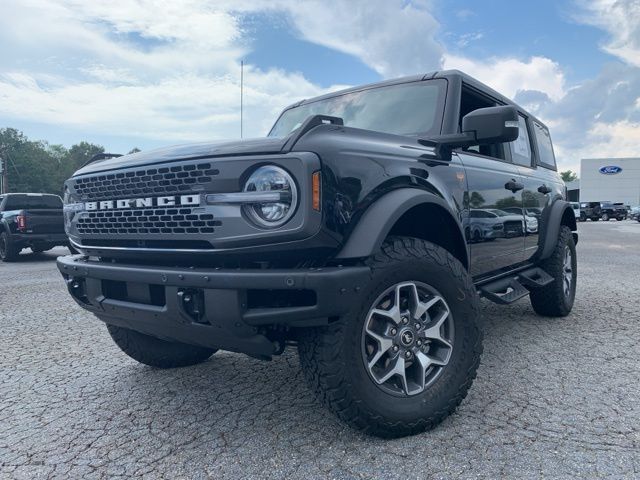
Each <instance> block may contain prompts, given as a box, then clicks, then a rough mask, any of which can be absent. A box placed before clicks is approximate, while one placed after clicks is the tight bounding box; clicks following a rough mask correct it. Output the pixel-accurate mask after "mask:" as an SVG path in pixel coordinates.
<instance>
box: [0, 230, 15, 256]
mask: <svg viewBox="0 0 640 480" xmlns="http://www.w3.org/2000/svg"><path fill="white" fill-rule="evenodd" d="M19 254H20V249H19V248H16V247H15V246H14V245H13V244H12V243H11V237H10V236H9V235H8V234H7V232H2V233H0V260H2V261H3V262H15V261H16V260H17V259H18V255H19Z"/></svg>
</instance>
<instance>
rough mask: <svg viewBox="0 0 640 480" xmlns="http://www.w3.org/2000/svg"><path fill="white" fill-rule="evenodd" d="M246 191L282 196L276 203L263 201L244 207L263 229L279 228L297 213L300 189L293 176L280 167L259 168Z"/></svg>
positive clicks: (250, 178) (252, 175)
mask: <svg viewBox="0 0 640 480" xmlns="http://www.w3.org/2000/svg"><path fill="white" fill-rule="evenodd" d="M244 191H245V192H260V193H267V192H270V193H279V194H280V196H279V198H278V199H277V200H275V201H268V202H263V201H261V202H259V203H252V204H249V205H245V206H244V209H245V212H246V213H247V215H248V216H249V217H250V218H251V220H253V221H254V222H255V223H256V224H257V225H259V226H261V227H266V228H274V227H279V226H280V225H283V224H285V223H286V222H287V221H288V220H289V219H290V218H291V217H292V216H293V214H294V213H295V210H296V206H297V203H298V189H297V188H296V184H295V182H294V181H293V178H291V175H289V174H288V173H287V171H286V170H284V169H282V168H280V167H276V166H274V165H266V166H264V167H260V168H258V169H257V170H256V171H255V172H253V173H252V174H251V176H250V177H249V179H248V180H247V183H246V184H245V186H244Z"/></svg>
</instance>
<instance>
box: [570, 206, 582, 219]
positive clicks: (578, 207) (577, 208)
mask: <svg viewBox="0 0 640 480" xmlns="http://www.w3.org/2000/svg"><path fill="white" fill-rule="evenodd" d="M571 208H572V209H573V214H574V215H575V216H576V220H578V221H580V222H581V221H582V216H581V215H580V203H579V202H571Z"/></svg>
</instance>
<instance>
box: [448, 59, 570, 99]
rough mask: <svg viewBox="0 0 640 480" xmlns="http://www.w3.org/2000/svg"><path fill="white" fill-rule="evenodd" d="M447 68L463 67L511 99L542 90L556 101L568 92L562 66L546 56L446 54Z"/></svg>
mask: <svg viewBox="0 0 640 480" xmlns="http://www.w3.org/2000/svg"><path fill="white" fill-rule="evenodd" d="M444 68H446V69H458V70H462V71H464V72H465V73H468V74H469V75H471V76H473V77H475V78H477V79H478V80H480V81H481V82H483V83H486V84H487V85H489V86H490V87H492V88H493V89H495V90H497V91H498V92H500V93H502V94H503V95H505V96H506V97H509V98H514V97H515V96H516V94H517V93H518V92H519V91H522V90H536V91H539V92H543V93H545V94H546V95H548V96H549V98H551V99H553V100H558V99H560V98H562V97H563V96H564V94H565V78H564V74H563V72H562V69H561V68H560V65H558V64H557V63H556V62H554V61H552V60H550V59H548V58H545V57H532V58H530V59H529V60H528V61H526V62H525V61H522V60H518V59H515V58H477V59H473V58H466V57H461V56H456V55H449V54H447V55H445V57H444Z"/></svg>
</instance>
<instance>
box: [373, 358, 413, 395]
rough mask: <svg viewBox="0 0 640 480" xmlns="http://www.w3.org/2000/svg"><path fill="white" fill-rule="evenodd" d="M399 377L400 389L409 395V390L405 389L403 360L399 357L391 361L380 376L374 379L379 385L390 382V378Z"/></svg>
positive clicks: (405, 378)
mask: <svg viewBox="0 0 640 480" xmlns="http://www.w3.org/2000/svg"><path fill="white" fill-rule="evenodd" d="M396 375H397V376H399V377H400V380H401V381H402V388H403V390H404V392H405V393H407V394H408V393H409V389H408V387H407V376H406V369H405V362H404V358H402V357H401V356H398V357H396V358H395V359H393V360H392V361H391V363H390V364H389V366H388V367H387V368H386V369H385V370H384V371H383V372H382V374H381V376H380V377H378V378H376V381H377V382H378V383H379V384H383V383H385V382H386V381H387V380H390V379H391V378H392V377H395V376H396Z"/></svg>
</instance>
